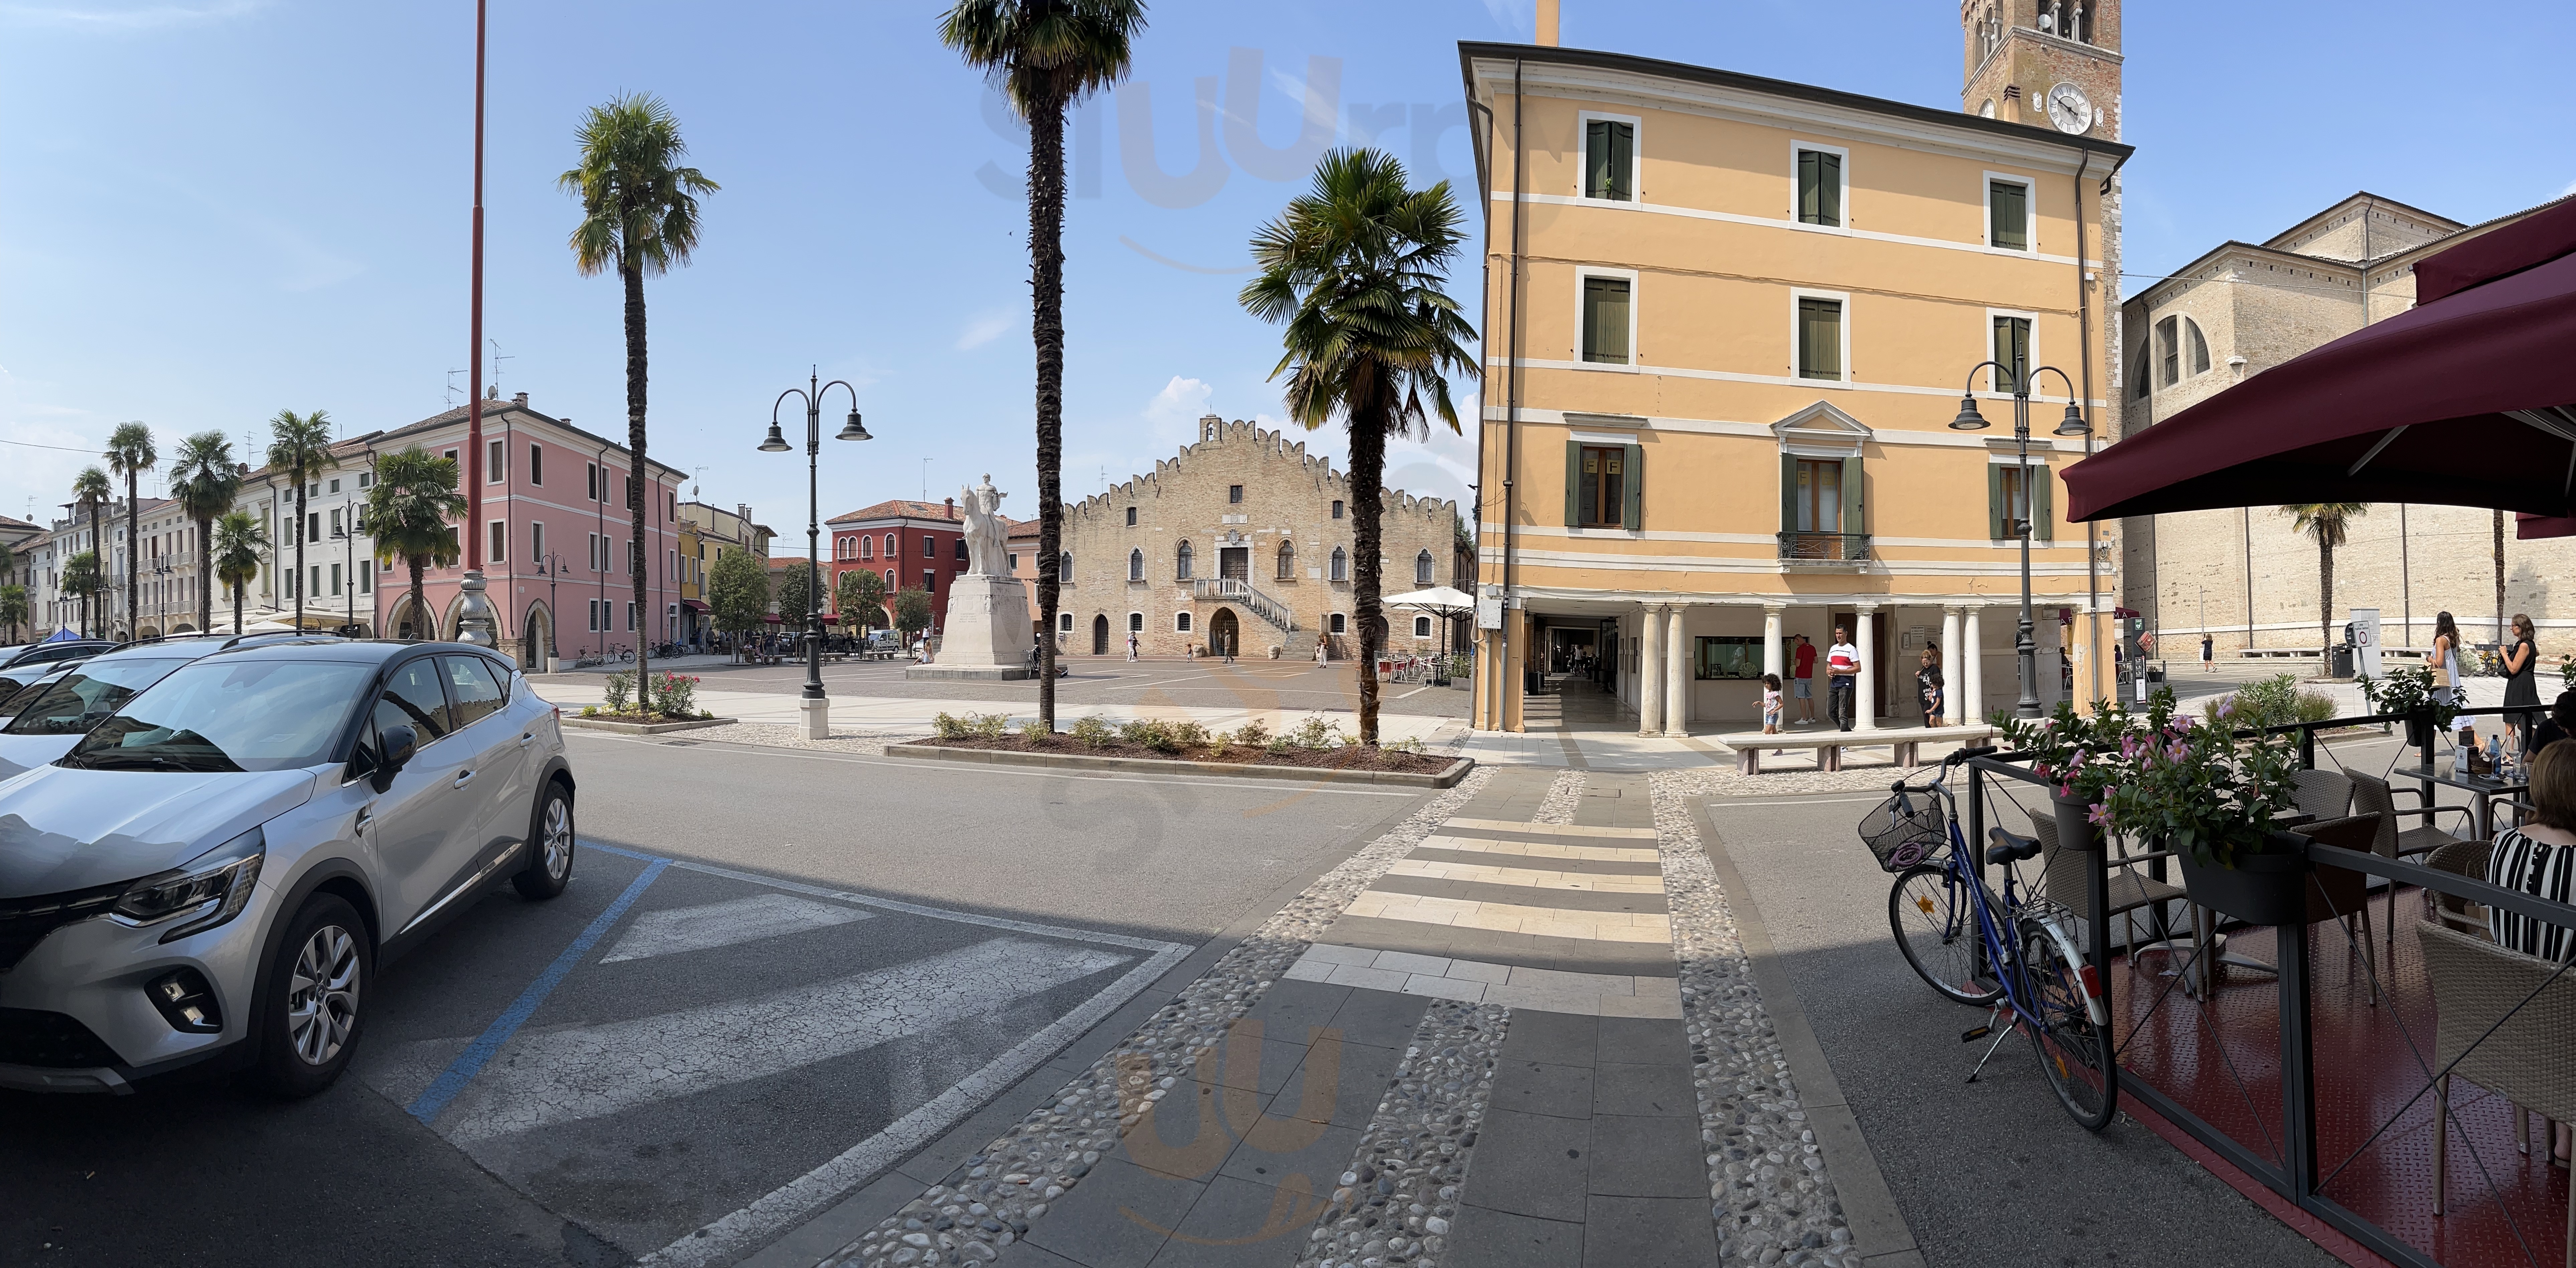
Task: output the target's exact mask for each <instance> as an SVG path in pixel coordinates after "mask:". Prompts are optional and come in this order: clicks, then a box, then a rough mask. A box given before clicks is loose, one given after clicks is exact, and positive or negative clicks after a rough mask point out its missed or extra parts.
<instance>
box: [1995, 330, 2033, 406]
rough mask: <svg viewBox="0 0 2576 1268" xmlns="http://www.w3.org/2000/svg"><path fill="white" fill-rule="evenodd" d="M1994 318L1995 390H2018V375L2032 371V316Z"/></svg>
mask: <svg viewBox="0 0 2576 1268" xmlns="http://www.w3.org/2000/svg"><path fill="white" fill-rule="evenodd" d="M1994 320H1995V361H1996V367H1995V390H1996V391H1998V392H2011V391H2017V390H2019V383H2020V379H2019V377H2018V376H2019V375H2023V374H2028V373H2030V318H2028V317H1997V318H1995V319H1994ZM2014 367H2018V369H2016V368H2014Z"/></svg>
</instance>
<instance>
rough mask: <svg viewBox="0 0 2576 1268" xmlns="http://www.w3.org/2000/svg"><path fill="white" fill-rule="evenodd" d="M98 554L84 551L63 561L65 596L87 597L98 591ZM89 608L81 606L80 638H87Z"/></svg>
mask: <svg viewBox="0 0 2576 1268" xmlns="http://www.w3.org/2000/svg"><path fill="white" fill-rule="evenodd" d="M98 585H99V581H98V552H97V551H94V550H84V551H82V552H80V553H79V554H76V555H74V556H72V557H71V558H69V559H66V560H64V561H63V590H64V592H65V593H67V594H81V595H87V594H90V593H93V592H95V591H96V590H97V589H98ZM89 632H90V629H89V606H88V603H87V601H86V600H84V601H83V603H82V606H81V636H82V637H83V638H87V637H89Z"/></svg>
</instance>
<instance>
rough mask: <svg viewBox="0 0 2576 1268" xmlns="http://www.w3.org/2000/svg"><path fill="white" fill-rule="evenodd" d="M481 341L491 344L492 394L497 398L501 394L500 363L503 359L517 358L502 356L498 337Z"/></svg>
mask: <svg viewBox="0 0 2576 1268" xmlns="http://www.w3.org/2000/svg"><path fill="white" fill-rule="evenodd" d="M483 342H485V343H488V344H490V345H492V395H493V396H494V397H495V398H497V397H499V396H500V395H501V363H502V362H504V361H516V360H518V358H517V357H515V356H509V357H505V356H502V355H501V341H500V340H498V339H486V340H484V341H483Z"/></svg>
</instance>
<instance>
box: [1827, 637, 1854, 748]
mask: <svg viewBox="0 0 2576 1268" xmlns="http://www.w3.org/2000/svg"><path fill="white" fill-rule="evenodd" d="M1859 684H1860V649H1859V648H1858V647H1855V646H1853V645H1852V642H1851V634H1850V632H1849V631H1847V630H1845V629H1844V628H1843V627H1842V626H1839V625H1837V626H1835V627H1834V645H1833V646H1831V647H1828V648H1826V649H1825V685H1826V694H1827V696H1828V697H1829V709H1830V712H1831V713H1832V714H1833V717H1834V727H1835V728H1836V729H1837V730H1843V731H1848V730H1850V729H1852V696H1853V693H1854V692H1855V691H1857V690H1858V688H1859Z"/></svg>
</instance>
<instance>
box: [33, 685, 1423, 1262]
mask: <svg viewBox="0 0 2576 1268" xmlns="http://www.w3.org/2000/svg"><path fill="white" fill-rule="evenodd" d="M570 742H571V746H572V758H573V762H574V769H575V771H576V774H577V776H578V777H579V779H580V780H581V797H580V806H579V818H580V828H581V836H582V841H583V850H582V853H581V854H580V856H579V861H578V864H577V868H576V873H575V879H574V883H573V885H572V886H571V888H570V889H569V890H568V891H567V892H566V893H565V894H564V896H563V897H562V898H560V899H558V900H556V901H554V902H551V903H532V902H529V901H526V900H523V899H521V898H519V897H518V896H517V895H516V894H515V893H514V892H512V891H510V890H509V889H508V888H507V887H506V886H504V887H501V888H499V889H498V890H496V891H494V892H492V893H490V894H488V895H486V896H485V897H483V898H482V899H480V901H479V902H478V903H477V904H476V905H475V906H474V907H473V908H472V909H471V910H469V911H468V912H467V913H466V914H465V915H464V916H463V917H462V918H461V919H459V920H458V921H456V922H455V923H454V924H452V925H450V926H449V927H448V928H447V929H446V930H444V931H443V932H442V933H441V934H440V935H439V936H437V937H436V938H435V939H434V940H433V941H432V942H431V943H429V944H428V945H426V946H423V947H422V948H420V949H419V950H418V951H416V952H414V953H413V954H412V955H411V956H409V957H407V958H405V959H404V960H402V961H401V962H399V963H397V964H395V965H392V966H390V967H389V968H388V969H387V971H386V972H385V973H383V974H382V975H381V976H380V977H379V979H378V981H377V983H376V988H375V990H374V992H373V995H372V999H371V1005H372V1011H371V1013H370V1015H369V1020H368V1030H367V1032H366V1034H365V1037H364V1039H363V1041H362V1044H361V1047H360V1049H359V1052H358V1056H357V1059H356V1061H355V1063H354V1064H353V1066H352V1069H351V1076H350V1077H347V1078H344V1079H343V1080H341V1082H340V1083H339V1084H338V1085H336V1086H335V1087H333V1088H332V1089H331V1090H330V1091H329V1092H326V1093H325V1094H323V1095H322V1096H319V1097H317V1098H314V1099H313V1100H310V1101H306V1102H302V1103H298V1104H292V1105H280V1104H276V1103H273V1102H269V1101H266V1100H264V1099H262V1098H260V1097H258V1096H256V1095H254V1094H251V1093H248V1092H244V1091H240V1090H236V1089H235V1088H234V1087H233V1086H231V1085H230V1084H228V1083H220V1082H211V1083H205V1084H200V1085H195V1086H181V1087H166V1088H155V1089H147V1091H146V1092H145V1093H143V1094H140V1095H136V1096H132V1097H125V1098H114V1099H109V1098H38V1097H27V1096H16V1095H8V1094H0V1264H18V1263H28V1264H45V1265H52V1264H64V1265H73V1264H80V1265H87V1264H119V1265H122V1264H137V1263H150V1264H192V1265H193V1264H209V1265H230V1264H242V1265H252V1264H257V1265H300V1264H315V1265H322V1264H332V1265H337V1264H348V1263H385V1264H487V1263H489V1264H523V1263H524V1264H564V1263H571V1264H615V1263H625V1262H630V1261H632V1260H635V1259H638V1258H643V1257H647V1256H651V1255H654V1254H655V1252H657V1251H659V1252H663V1255H662V1258H661V1260H659V1261H658V1262H679V1263H690V1262H710V1261H711V1262H724V1261H727V1260H730V1259H732V1258H735V1257H738V1256H739V1255H740V1254H743V1253H747V1252H748V1251H750V1250H753V1249H756V1248H757V1247H758V1246H759V1245H761V1244H763V1243H764V1242H765V1241H767V1240H768V1239H770V1238H771V1237H774V1236H775V1235H776V1233H777V1232H778V1231H780V1230H781V1229H783V1228H785V1227H787V1226H789V1225H792V1224H793V1222H794V1221H795V1219H796V1218H798V1217H799V1216H801V1215H802V1214H803V1213H804V1212H806V1211H809V1210H811V1209H814V1208H815V1207H816V1206H818V1205H821V1204H824V1203H828V1202H829V1201H830V1200H831V1199H832V1198H833V1197H834V1196H836V1195H838V1194H840V1193H843V1192H846V1191H847V1190H849V1189H851V1188H855V1187H856V1186H857V1185H859V1184H861V1183H864V1182H865V1181H866V1180H867V1179H869V1178H871V1177H872V1176H873V1175H875V1174H877V1173H879V1172H882V1171H883V1170H885V1169H886V1168H887V1167H890V1166H892V1165H894V1164H896V1163H899V1162H901V1161H902V1159H903V1158H904V1157H906V1156H907V1155H909V1154H910V1153H911V1152H913V1151H915V1150H917V1149H918V1148H920V1147H921V1145H923V1144H926V1143H927V1142H929V1141H931V1140H935V1139H936V1138H937V1136H938V1135H939V1134H940V1132H942V1131H944V1130H945V1129H946V1128H947V1127H948V1126H949V1125H951V1124H953V1123H955V1122H956V1121H958V1120H960V1119H962V1118H964V1117H965V1116H966V1115H968V1114H970V1113H972V1112H973V1111H974V1110H975V1109H976V1108H977V1107H978V1106H980V1105H981V1104H983V1103H984V1102H985V1101H987V1100H989V1099H990V1098H991V1097H992V1096H993V1095H995V1094H996V1093H999V1092H1000V1091H1002V1090H1003V1089H1004V1088H1006V1087H1008V1086H1009V1085H1010V1084H1011V1083H1012V1082H1014V1081H1015V1080H1016V1079H1018V1078H1019V1077H1020V1075H1022V1074H1025V1073H1027V1072H1028V1070H1030V1069H1033V1068H1035V1067H1036V1066H1037V1065H1038V1064H1039V1063H1041V1062H1044V1061H1045V1060H1047V1059H1048V1058H1050V1057H1052V1056H1054V1055H1055V1053H1056V1052H1057V1051H1058V1050H1060V1049H1061V1048H1062V1047H1063V1046H1064V1044H1065V1043H1066V1042H1068V1041H1070V1040H1072V1039H1074V1038H1076V1037H1078V1036H1080V1035H1082V1034H1083V1033H1084V1032H1085V1031H1086V1030H1088V1029H1090V1028H1091V1026H1092V1025H1093V1024H1095V1023H1097V1022H1099V1021H1100V1020H1101V1019H1102V1018H1103V1017H1106V1016H1109V1015H1110V1014H1111V1013H1112V1011H1113V1010H1114V1009H1116V1008H1118V1007H1119V1006H1120V1005H1123V1004H1125V1003H1126V1002H1127V1001H1129V1000H1131V999H1134V998H1135V997H1136V996H1137V995H1138V993H1139V992H1140V991H1142V990H1143V989H1145V987H1146V985H1147V984H1149V983H1151V982H1152V981H1153V980H1154V979H1155V978H1156V977H1157V976H1159V975H1160V973H1162V972H1163V971H1165V970H1167V969H1169V968H1170V967H1171V965H1172V964H1174V963H1175V962H1177V961H1178V960H1179V959H1180V958H1181V957H1182V955H1184V954H1185V953H1186V952H1187V951H1188V950H1190V949H1191V948H1194V947H1196V946H1197V945H1199V944H1200V943H1202V942H1204V941H1205V940H1206V939H1207V938H1208V937H1209V935H1211V934H1212V933H1214V932H1216V931H1217V930H1218V929H1220V928H1222V927H1224V926H1225V925H1227V924H1228V923H1230V922H1232V921H1233V920H1235V919H1236V918H1237V917H1239V916H1242V915H1244V914H1246V913H1247V912H1249V911H1251V910H1252V909H1253V908H1254V907H1256V906H1258V905H1260V904H1261V903H1263V902H1264V901H1265V900H1266V899H1268V898H1269V897H1270V896H1271V895H1272V893H1273V891H1275V890H1276V889H1278V888H1279V887H1280V886H1281V885H1282V884H1285V883H1287V882H1289V881H1291V880H1292V879H1301V878H1303V877H1304V876H1306V875H1309V874H1311V873H1312V872H1314V871H1316V870H1318V869H1320V868H1323V867H1326V866H1329V865H1330V864H1331V863H1333V862H1335V861H1338V859H1339V858H1340V857H1342V856H1343V855H1345V854H1347V853H1348V851H1349V850H1350V849H1352V848H1355V846H1356V845H1357V844H1358V843H1359V842H1360V841H1363V840H1366V839H1368V838H1369V837H1371V836H1373V835H1375V833H1376V832H1378V831H1380V830H1382V829H1381V828H1380V826H1379V825H1380V824H1381V823H1383V822H1385V821H1388V820H1389V819H1390V818H1391V817H1392V818H1400V817H1401V816H1402V815H1403V814H1405V813H1409V812H1410V810H1411V809H1412V808H1413V806H1414V805H1416V804H1417V803H1418V800H1419V797H1418V795H1416V794H1411V793H1394V794H1391V793H1387V792H1382V791H1370V790H1329V791H1328V790H1320V789H1307V788H1304V787H1302V786H1299V785H1295V784H1283V783H1252V782H1243V783H1227V782H1210V781H1187V782H1182V781H1163V780H1152V779H1137V778H1119V777H1107V776H1102V777H1067V776H1061V775H1042V774H1035V773H1032V774H1021V773H1019V772H1016V771H995V770H990V769H978V768H971V767H956V766H950V765H946V764H934V763H915V762H905V761H901V760H886V759H867V758H855V757H848V756H844V755H839V754H820V753H804V752H797V751H792V750H754V749H746V748H740V747H736V746H728V745H722V744H714V743H701V744H688V745H672V744H669V743H665V742H654V741H636V740H628V739H624V738H618V737H602V736H595V735H589V734H578V733H577V734H576V735H574V736H573V737H572V738H571V741H570ZM700 1230H704V1232H701V1231H700Z"/></svg>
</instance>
